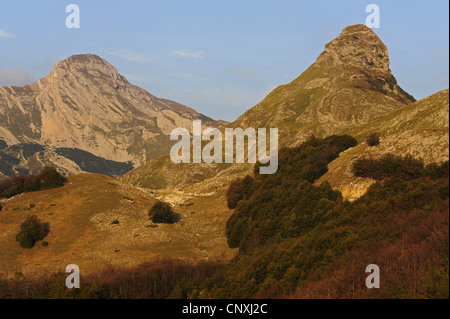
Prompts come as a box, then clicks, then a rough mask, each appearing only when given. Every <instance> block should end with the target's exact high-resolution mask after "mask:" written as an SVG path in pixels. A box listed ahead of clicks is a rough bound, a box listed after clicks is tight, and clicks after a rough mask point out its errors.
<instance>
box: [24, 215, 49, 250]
mask: <svg viewBox="0 0 450 319" xmlns="http://www.w3.org/2000/svg"><path fill="white" fill-rule="evenodd" d="M49 232H50V224H49V223H42V222H41V221H40V220H39V218H37V216H36V215H33V216H30V217H28V218H27V219H26V220H25V221H24V222H23V223H22V224H21V225H20V232H19V233H18V234H17V236H16V240H17V241H18V242H19V243H20V246H22V248H33V246H34V244H35V243H36V242H37V241H39V240H42V239H44V238H45V237H46V236H47V235H48V233H49Z"/></svg>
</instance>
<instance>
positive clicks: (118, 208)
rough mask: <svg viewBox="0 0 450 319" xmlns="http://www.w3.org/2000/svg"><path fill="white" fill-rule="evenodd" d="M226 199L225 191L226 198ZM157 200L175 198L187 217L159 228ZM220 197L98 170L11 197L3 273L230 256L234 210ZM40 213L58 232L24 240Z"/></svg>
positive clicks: (3, 217)
mask: <svg viewBox="0 0 450 319" xmlns="http://www.w3.org/2000/svg"><path fill="white" fill-rule="evenodd" d="M222 196H224V195H222ZM156 198H158V199H162V200H164V201H167V202H170V203H172V205H173V206H174V210H175V211H176V212H177V213H178V214H180V216H181V220H180V221H179V222H178V223H176V224H174V225H155V224H153V223H152V222H151V221H150V219H149V216H148V210H149V209H150V207H151V206H152V205H153V203H154V202H155V201H156ZM222 201H223V205H220V204H219V205H218V204H217V203H220V202H221V201H220V200H219V199H217V198H211V197H206V196H205V197H199V198H192V197H186V196H179V195H177V194H175V193H167V194H164V193H159V194H152V193H151V192H150V191H146V190H140V189H137V188H135V187H132V186H128V185H125V184H122V183H120V182H119V181H117V180H115V179H113V178H110V177H107V176H103V175H96V174H82V175H76V176H70V177H69V178H68V182H67V183H66V184H65V185H64V186H63V187H61V188H58V189H52V190H46V191H40V192H32V193H24V194H21V195H18V196H15V197H13V198H11V199H8V200H3V201H2V203H1V205H2V209H1V211H0V233H1V234H2V236H1V237H0V251H2V258H0V270H1V271H0V273H4V274H6V275H7V276H12V275H14V273H17V274H27V273H30V272H38V273H39V272H49V273H52V272H60V271H63V270H64V269H65V267H66V266H67V265H69V264H71V263H75V264H77V265H79V266H80V268H81V269H82V270H83V271H84V272H85V273H89V272H92V271H97V270H99V269H103V268H104V267H106V266H108V265H113V266H118V267H128V266H133V265H137V264H140V263H142V262H145V261H149V260H153V259H154V258H156V257H172V258H181V259H193V260H199V259H203V258H210V257H212V256H222V258H229V257H230V256H232V255H233V250H231V249H229V248H228V247H227V245H226V239H225V236H224V233H223V228H224V225H225V223H226V220H227V219H228V217H229V214H230V211H229V210H228V209H227V208H226V204H225V200H224V199H223V200H222ZM31 215H37V217H38V218H39V219H40V220H41V221H42V222H48V223H49V224H50V233H49V235H48V236H47V237H46V238H45V241H47V242H48V246H47V247H43V246H42V243H41V242H38V243H36V245H35V247H34V248H33V249H23V248H21V247H20V245H19V243H18V242H16V239H15V236H16V235H17V233H18V232H19V226H20V224H21V223H22V222H23V221H24V220H25V219H26V218H27V217H29V216H31Z"/></svg>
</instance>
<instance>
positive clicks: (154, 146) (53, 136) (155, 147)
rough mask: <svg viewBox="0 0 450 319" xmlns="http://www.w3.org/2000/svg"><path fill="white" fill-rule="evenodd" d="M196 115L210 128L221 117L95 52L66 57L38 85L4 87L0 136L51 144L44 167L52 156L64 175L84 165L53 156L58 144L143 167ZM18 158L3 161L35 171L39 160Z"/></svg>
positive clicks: (0, 94) (0, 98) (9, 140)
mask: <svg viewBox="0 0 450 319" xmlns="http://www.w3.org/2000/svg"><path fill="white" fill-rule="evenodd" d="M195 119H202V121H204V122H205V123H207V124H208V125H209V126H212V127H216V126H218V125H220V124H222V123H223V122H218V121H214V120H213V119H211V118H209V117H207V116H205V115H203V114H200V113H198V112H197V111H195V110H194V109H192V108H190V107H188V106H185V105H183V104H180V103H177V102H173V101H170V100H167V99H161V98H157V97H156V96H154V95H152V94H150V93H149V92H147V91H145V90H143V89H142V88H140V87H138V86H135V85H133V84H131V83H130V82H128V80H127V79H126V78H125V77H124V76H123V75H121V74H120V73H119V72H118V71H117V69H116V68H115V67H114V66H112V65H111V64H110V63H108V62H107V61H106V60H104V59H102V58H100V57H99V56H97V55H93V54H82V55H74V56H71V57H68V58H67V59H65V60H63V61H60V62H58V63H57V64H56V65H55V67H54V68H53V70H52V71H51V72H50V74H49V75H48V76H46V77H44V78H42V79H39V80H38V81H37V82H35V83H33V84H30V85H26V86H23V87H16V86H6V87H1V88H0V139H2V140H4V142H6V143H7V144H8V145H10V146H11V145H15V144H26V143H32V144H38V145H41V146H45V147H46V152H47V153H46V154H45V152H44V154H43V156H42V157H43V159H41V158H37V157H34V159H35V160H36V161H37V162H44V163H41V164H42V165H40V167H39V168H41V167H42V166H43V165H45V164H46V162H47V163H50V164H53V165H55V166H57V167H58V166H59V168H60V170H61V171H62V172H63V173H66V174H71V173H79V172H83V171H84V170H83V168H82V167H78V169H75V168H76V167H77V166H79V165H78V164H77V163H75V162H74V161H73V159H71V158H67V157H64V156H63V157H64V158H65V160H66V161H67V160H69V161H71V162H72V165H67V164H65V163H64V162H63V161H59V160H58V158H57V157H56V156H54V155H53V154H52V152H53V151H55V149H57V148H73V149H79V150H82V151H85V152H89V153H91V154H92V155H94V156H97V157H100V158H102V159H105V160H113V161H115V162H122V163H125V162H131V163H133V165H134V166H138V165H140V164H141V163H144V162H146V161H148V160H149V159H152V158H156V157H158V156H159V155H161V154H167V153H168V150H169V147H170V146H169V141H170V140H169V135H170V132H171V131H172V129H174V128H175V127H186V128H187V129H190V128H191V126H192V125H191V123H192V120H195ZM9 155H12V156H14V155H18V154H12V153H11V154H9ZM16 157H17V158H18V159H19V161H20V164H13V165H11V164H12V163H6V164H4V165H10V166H13V168H12V169H13V170H15V167H20V168H22V169H29V170H30V171H31V172H35V171H36V169H37V168H35V167H34V166H36V165H28V162H29V161H28V160H27V159H25V158H23V157H20V156H16ZM29 166H31V167H29ZM38 166H39V165H38ZM74 167H75V168H74Z"/></svg>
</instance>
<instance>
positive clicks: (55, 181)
mask: <svg viewBox="0 0 450 319" xmlns="http://www.w3.org/2000/svg"><path fill="white" fill-rule="evenodd" d="M38 181H39V184H40V188H41V189H49V188H55V187H60V186H63V185H64V183H65V182H66V181H67V180H66V178H65V177H64V176H62V175H61V174H60V173H58V171H57V170H56V169H55V168H53V167H49V166H47V167H45V168H44V170H43V171H42V172H41V173H40V174H39V175H38Z"/></svg>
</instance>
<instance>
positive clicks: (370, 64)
mask: <svg viewBox="0 0 450 319" xmlns="http://www.w3.org/2000/svg"><path fill="white" fill-rule="evenodd" d="M317 63H318V64H323V65H334V66H338V65H343V64H345V65H350V66H354V67H359V68H364V69H374V70H377V71H380V72H390V71H389V64H390V61H389V54H388V49H387V47H386V45H385V44H384V43H383V42H382V41H381V40H380V38H379V37H378V36H377V35H376V34H375V32H373V30H372V29H370V28H368V27H366V26H365V25H362V24H355V25H351V26H348V27H346V28H345V29H344V30H342V33H341V34H340V35H339V36H338V37H336V38H335V39H334V40H333V41H331V42H330V43H328V44H327V45H326V46H325V51H324V52H323V53H322V54H321V55H320V56H319V57H318V58H317Z"/></svg>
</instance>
